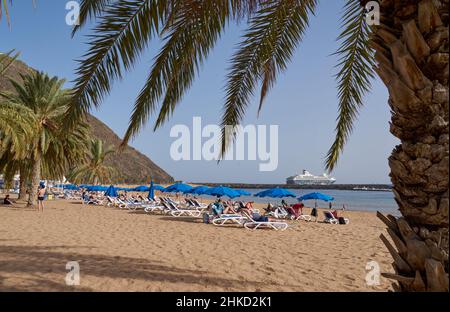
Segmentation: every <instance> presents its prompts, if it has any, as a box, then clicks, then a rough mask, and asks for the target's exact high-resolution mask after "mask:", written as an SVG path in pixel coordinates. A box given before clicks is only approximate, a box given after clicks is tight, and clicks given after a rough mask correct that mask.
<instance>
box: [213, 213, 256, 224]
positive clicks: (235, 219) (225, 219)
mask: <svg viewBox="0 0 450 312" xmlns="http://www.w3.org/2000/svg"><path fill="white" fill-rule="evenodd" d="M247 220H248V219H247V218H246V217H244V216H243V215H240V214H222V215H220V216H218V217H216V218H214V219H213V220H212V222H211V223H212V224H214V225H217V226H223V225H225V224H230V223H232V224H238V225H244V223H245V222H246V221H247Z"/></svg>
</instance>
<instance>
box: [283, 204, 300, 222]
mask: <svg viewBox="0 0 450 312" xmlns="http://www.w3.org/2000/svg"><path fill="white" fill-rule="evenodd" d="M303 207H305V205H303V203H297V204H294V205H292V207H289V208H287V209H286V210H287V212H288V213H289V214H290V215H292V216H294V217H295V218H296V219H297V218H298V217H299V216H301V215H302V214H303Z"/></svg>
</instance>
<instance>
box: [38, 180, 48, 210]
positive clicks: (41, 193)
mask: <svg viewBox="0 0 450 312" xmlns="http://www.w3.org/2000/svg"><path fill="white" fill-rule="evenodd" d="M45 192H46V189H45V185H41V186H40V187H39V190H38V211H42V212H44V199H45Z"/></svg>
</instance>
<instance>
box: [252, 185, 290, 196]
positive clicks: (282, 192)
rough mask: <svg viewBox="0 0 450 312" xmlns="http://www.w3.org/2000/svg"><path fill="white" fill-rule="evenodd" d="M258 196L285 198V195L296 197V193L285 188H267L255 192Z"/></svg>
mask: <svg viewBox="0 0 450 312" xmlns="http://www.w3.org/2000/svg"><path fill="white" fill-rule="evenodd" d="M254 196H256V197H273V198H283V197H295V194H294V193H292V192H291V191H288V190H286V189H284V188H278V187H277V188H273V189H269V190H265V191H262V192H259V193H257V194H255V195H254Z"/></svg>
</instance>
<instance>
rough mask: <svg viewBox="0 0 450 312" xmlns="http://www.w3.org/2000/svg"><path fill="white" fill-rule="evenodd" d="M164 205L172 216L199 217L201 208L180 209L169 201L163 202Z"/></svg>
mask: <svg viewBox="0 0 450 312" xmlns="http://www.w3.org/2000/svg"><path fill="white" fill-rule="evenodd" d="M163 205H164V207H166V208H167V212H168V213H169V214H171V215H172V216H174V217H194V218H199V217H200V215H201V214H202V210H198V209H184V208H183V209H180V208H179V207H177V206H176V205H174V204H173V203H171V202H167V203H163Z"/></svg>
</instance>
